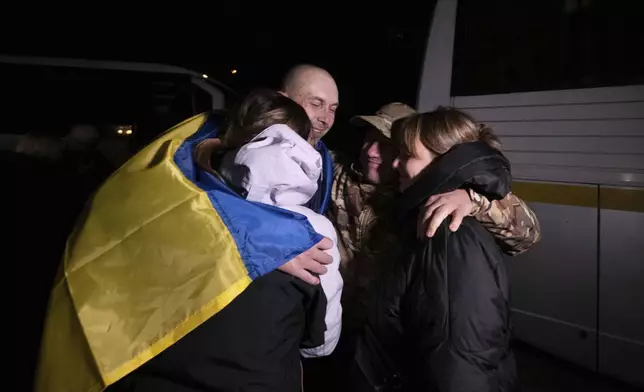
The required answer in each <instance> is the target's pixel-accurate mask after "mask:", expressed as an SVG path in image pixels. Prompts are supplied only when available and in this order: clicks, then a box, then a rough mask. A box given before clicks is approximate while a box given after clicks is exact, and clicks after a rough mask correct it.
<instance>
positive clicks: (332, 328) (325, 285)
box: [300, 214, 344, 358]
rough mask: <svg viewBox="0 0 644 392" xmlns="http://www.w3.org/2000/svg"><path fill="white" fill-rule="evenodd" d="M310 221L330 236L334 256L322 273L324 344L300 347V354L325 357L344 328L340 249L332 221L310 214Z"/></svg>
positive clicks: (307, 356) (320, 231)
mask: <svg viewBox="0 0 644 392" xmlns="http://www.w3.org/2000/svg"><path fill="white" fill-rule="evenodd" d="M308 218H309V222H311V225H312V226H313V228H314V229H315V231H317V232H318V233H320V234H322V235H323V236H325V237H329V238H330V239H331V240H332V241H333V247H332V248H331V249H329V250H328V251H327V252H328V253H329V255H331V257H333V262H332V263H331V264H329V265H327V273H326V274H323V275H320V284H321V286H322V290H323V291H324V294H325V295H326V315H325V317H324V321H325V323H326V331H325V332H324V344H323V345H321V346H317V347H313V348H305V349H300V354H302V356H303V357H305V358H311V357H324V356H327V355H331V353H332V352H333V350H335V346H337V344H338V340H340V332H341V330H342V305H341V303H340V300H341V298H342V286H343V284H344V283H343V281H342V276H341V275H340V251H339V250H338V236H337V234H336V232H335V228H334V227H333V225H332V224H331V222H330V221H329V220H328V219H327V218H325V217H324V216H322V215H318V214H315V216H310V215H309V216H308Z"/></svg>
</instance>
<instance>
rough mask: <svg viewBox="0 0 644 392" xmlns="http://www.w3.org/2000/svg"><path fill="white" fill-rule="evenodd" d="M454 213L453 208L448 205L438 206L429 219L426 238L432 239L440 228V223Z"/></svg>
mask: <svg viewBox="0 0 644 392" xmlns="http://www.w3.org/2000/svg"><path fill="white" fill-rule="evenodd" d="M453 211H454V208H452V206H449V205H443V206H440V207H439V208H438V209H436V211H435V212H434V214H433V215H432V217H431V220H430V221H429V225H428V226H427V236H428V237H433V236H434V234H436V230H438V228H439V227H440V225H441V223H443V221H444V220H445V219H446V218H447V217H448V216H449V215H450V214H451V213H452V212H453Z"/></svg>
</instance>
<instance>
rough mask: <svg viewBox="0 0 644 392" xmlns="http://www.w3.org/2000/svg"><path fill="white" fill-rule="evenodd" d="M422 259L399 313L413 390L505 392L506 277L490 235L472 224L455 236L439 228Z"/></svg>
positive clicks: (508, 374)
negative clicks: (409, 356)
mask: <svg viewBox="0 0 644 392" xmlns="http://www.w3.org/2000/svg"><path fill="white" fill-rule="evenodd" d="M470 219H471V218H470ZM423 253H424V255H423V256H422V257H420V258H419V260H416V263H415V265H414V267H413V268H414V272H413V273H412V274H411V275H412V276H413V277H414V279H413V281H412V282H411V283H410V286H411V287H410V289H409V290H408V291H409V293H410V294H409V295H408V296H407V297H406V299H405V304H404V305H403V311H402V313H403V315H402V319H403V329H404V330H405V335H406V336H405V341H407V342H413V344H411V346H410V347H411V348H412V349H413V350H414V351H415V352H414V353H413V354H412V357H413V358H416V361H414V362H415V365H412V366H413V367H416V368H415V369H414V371H413V374H412V378H413V382H412V383H413V384H416V385H415V386H416V387H417V388H416V389H415V390H425V389H428V388H429V389H431V388H433V389H432V390H436V391H441V392H447V391H450V392H469V391H472V392H474V391H476V392H484V391H500V390H501V391H502V390H506V389H505V388H506V387H507V386H508V385H509V384H511V383H512V380H511V379H512V378H513V377H514V373H513V372H514V360H513V357H512V356H511V354H510V352H509V339H510V331H509V329H510V327H509V319H508V317H509V315H508V312H509V303H508V292H507V291H508V289H507V277H506V275H505V270H504V269H503V265H502V258H501V255H500V250H499V249H498V248H497V247H495V245H494V240H493V239H492V236H491V235H490V234H489V233H487V232H486V231H485V229H484V228H483V227H482V226H481V225H480V224H478V222H473V220H469V221H467V222H464V224H463V226H462V227H461V229H459V230H458V231H457V232H455V233H452V232H450V231H449V230H448V229H447V225H443V226H442V228H441V230H440V233H439V235H438V236H436V237H435V238H434V239H433V240H432V241H429V242H427V244H426V246H425V248H424V252H423Z"/></svg>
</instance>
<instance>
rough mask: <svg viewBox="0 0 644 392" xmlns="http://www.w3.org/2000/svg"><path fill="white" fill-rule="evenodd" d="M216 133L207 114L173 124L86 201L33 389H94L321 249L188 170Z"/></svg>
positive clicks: (296, 219)
mask: <svg viewBox="0 0 644 392" xmlns="http://www.w3.org/2000/svg"><path fill="white" fill-rule="evenodd" d="M216 133H217V124H216V121H215V120H214V119H211V118H209V115H207V114H203V115H199V116H196V117H193V118H191V119H189V120H187V121H185V122H183V123H181V124H179V125H177V126H176V127H174V128H173V129H171V130H170V131H168V132H167V133H165V134H164V135H163V136H161V137H160V138H159V139H157V140H156V141H155V142H153V143H152V144H151V145H149V146H147V147H146V148H145V149H143V150H142V151H141V152H139V153H138V154H137V155H135V156H134V157H133V158H132V159H130V160H129V161H128V162H127V163H126V164H125V165H124V166H122V167H121V168H120V169H119V170H118V171H117V172H116V173H114V174H113V175H112V176H111V177H110V178H109V179H108V180H107V181H106V182H105V184H103V185H102V187H101V188H100V189H99V190H98V192H97V193H96V194H95V195H94V197H93V198H92V200H91V201H90V203H89V205H88V207H87V209H86V212H85V214H84V216H83V217H82V219H81V221H80V222H79V223H78V225H77V228H76V230H75V232H74V233H73V234H72V235H71V236H70V238H69V240H68V243H67V249H66V252H65V256H64V259H63V263H62V265H61V268H60V270H59V273H58V276H57V278H56V281H55V285H54V288H53V291H52V295H51V299H50V304H49V309H48V314H47V318H46V322H45V329H44V335H43V341H42V346H41V357H40V363H39V369H38V373H37V380H36V383H37V384H36V385H37V386H36V390H38V391H56V392H61V391H70V392H88V391H97V392H98V391H101V390H103V389H104V388H105V387H107V386H108V385H111V384H113V383H114V382H116V381H118V380H119V379H121V378H122V377H124V376H126V375H127V374H128V373H130V372H132V371H133V370H134V369H136V368H137V367H139V366H141V365H142V364H143V363H145V362H146V361H148V360H150V359H151V358H153V357H154V356H156V355H157V354H159V353H160V352H162V351H163V350H165V349H166V348H168V347H169V346H171V345H172V344H173V343H175V342H177V341H178V340H179V339H181V338H182V337H183V336H185V335H186V334H187V333H189V332H190V331H192V330H193V329H195V328H196V327H198V326H199V325H200V324H201V323H203V322H204V321H205V320H207V319H208V318H210V317H212V316H213V315H215V314H216V313H217V312H218V311H220V310H221V309H223V308H224V307H225V306H226V305H228V304H229V303H230V302H231V301H232V300H233V299H234V298H235V297H236V296H238V295H239V294H240V293H241V292H242V291H243V290H244V289H245V288H246V287H247V286H248V285H249V284H250V283H251V281H252V280H253V279H255V278H257V277H259V276H262V275H264V274H266V273H268V272H270V271H272V270H274V269H275V268H277V267H279V266H280V265H282V264H284V263H285V262H286V261H288V260H290V259H292V258H293V257H295V256H296V255H298V254H300V253H302V252H303V251H305V250H307V249H309V248H311V247H312V246H314V245H315V244H316V243H317V242H319V241H320V240H321V239H322V236H320V235H319V234H317V233H315V232H314V231H313V229H312V227H311V226H310V225H309V223H308V221H307V220H306V218H305V217H304V216H301V215H298V214H295V213H292V212H289V211H285V210H282V209H279V208H276V207H271V206H266V205H261V204H256V203H252V202H248V201H246V200H244V199H242V198H241V197H239V196H238V195H237V194H236V193H234V192H233V191H231V190H230V189H229V188H228V187H227V186H226V185H225V184H224V183H222V182H221V181H220V180H219V179H218V178H217V177H216V176H213V175H211V174H209V173H206V172H203V171H200V170H197V168H196V166H195V163H194V161H193V155H192V151H193V148H194V146H195V145H196V144H197V143H198V142H199V141H201V140H203V139H204V138H206V137H212V136H215V135H216Z"/></svg>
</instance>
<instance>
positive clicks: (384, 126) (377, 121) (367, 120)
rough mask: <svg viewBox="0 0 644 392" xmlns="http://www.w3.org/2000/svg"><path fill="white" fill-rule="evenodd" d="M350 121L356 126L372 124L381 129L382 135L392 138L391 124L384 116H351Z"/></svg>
mask: <svg viewBox="0 0 644 392" xmlns="http://www.w3.org/2000/svg"><path fill="white" fill-rule="evenodd" d="M349 123H351V124H353V125H355V126H365V125H372V126H373V127H374V128H376V129H377V130H379V131H380V133H382V135H383V136H384V137H386V138H388V139H391V124H388V123H387V122H386V121H385V120H384V119H383V118H382V117H378V116H354V117H351V119H350V120H349Z"/></svg>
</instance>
